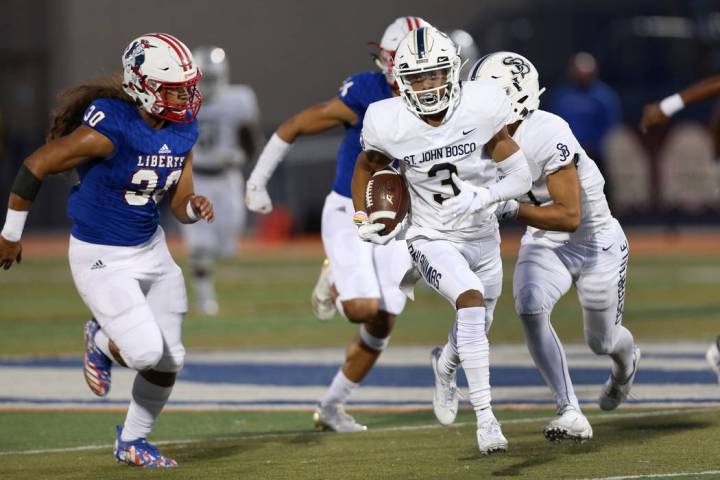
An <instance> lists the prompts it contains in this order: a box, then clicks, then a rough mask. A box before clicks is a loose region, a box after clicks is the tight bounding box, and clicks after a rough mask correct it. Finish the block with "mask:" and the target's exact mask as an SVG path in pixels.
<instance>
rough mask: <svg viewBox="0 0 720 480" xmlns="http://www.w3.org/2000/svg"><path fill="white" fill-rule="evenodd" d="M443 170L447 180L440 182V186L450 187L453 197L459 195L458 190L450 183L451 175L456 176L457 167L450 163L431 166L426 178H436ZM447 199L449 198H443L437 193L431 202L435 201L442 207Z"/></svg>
mask: <svg viewBox="0 0 720 480" xmlns="http://www.w3.org/2000/svg"><path fill="white" fill-rule="evenodd" d="M443 170H446V171H447V178H445V179H443V180H440V185H450V187H452V191H453V195H457V194H459V193H460V189H459V188H458V187H457V185H455V183H453V181H452V174H453V173H454V174H455V175H457V174H458V171H457V167H456V166H455V165H453V164H452V163H438V164H437V165H433V166H432V168H431V169H430V170H429V171H428V177H435V176H437V174H438V172H441V171H443ZM448 198H449V197H444V196H442V195H441V194H439V193H436V194H434V195H433V200H435V201H436V202H437V203H439V204H440V205H442V203H443V202H444V201H445V200H447V199H448Z"/></svg>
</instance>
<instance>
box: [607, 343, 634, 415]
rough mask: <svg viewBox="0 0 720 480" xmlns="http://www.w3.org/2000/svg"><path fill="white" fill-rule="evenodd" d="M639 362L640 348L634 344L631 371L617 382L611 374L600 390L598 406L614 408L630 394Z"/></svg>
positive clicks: (608, 408)
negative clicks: (625, 378)
mask: <svg viewBox="0 0 720 480" xmlns="http://www.w3.org/2000/svg"><path fill="white" fill-rule="evenodd" d="M639 363H640V349H639V348H638V347H637V345H635V346H634V347H633V371H632V373H631V374H630V377H629V378H628V379H627V380H626V381H625V383H619V382H618V381H617V380H616V379H615V377H614V376H613V375H612V374H611V375H610V378H608V379H607V381H606V382H605V386H603V389H602V392H600V398H599V400H598V403H600V408H602V409H603V410H615V409H616V408H617V407H618V405H620V404H621V403H622V402H623V400H625V399H626V398H627V397H628V395H629V394H630V389H631V388H632V385H633V382H634V381H635V374H636V373H637V369H638V364H639Z"/></svg>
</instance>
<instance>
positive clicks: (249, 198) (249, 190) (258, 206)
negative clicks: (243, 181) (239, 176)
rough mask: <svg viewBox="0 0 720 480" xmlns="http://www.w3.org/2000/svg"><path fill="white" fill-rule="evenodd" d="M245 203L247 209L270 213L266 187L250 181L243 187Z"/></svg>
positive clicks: (270, 205)
mask: <svg viewBox="0 0 720 480" xmlns="http://www.w3.org/2000/svg"><path fill="white" fill-rule="evenodd" d="M245 205H247V208H248V210H250V211H252V212H258V213H270V212H272V209H273V206H272V200H270V195H269V194H268V191H267V189H266V188H265V187H264V186H260V185H257V184H255V183H251V182H250V181H248V182H247V185H246V188H245Z"/></svg>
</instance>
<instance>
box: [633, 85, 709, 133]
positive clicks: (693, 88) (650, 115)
mask: <svg viewBox="0 0 720 480" xmlns="http://www.w3.org/2000/svg"><path fill="white" fill-rule="evenodd" d="M718 95H720V75H715V76H712V77H708V78H706V79H705V80H701V81H699V82H697V83H695V84H693V85H690V86H689V87H688V88H686V89H685V90H683V91H682V92H679V93H675V94H673V95H670V96H669V97H665V98H664V99H663V100H661V101H659V102H656V103H648V104H647V105H645V108H644V109H643V116H642V119H640V131H641V132H642V133H647V130H648V128H650V127H654V126H657V125H663V124H665V123H667V122H668V121H669V120H670V117H672V116H673V115H674V114H675V113H677V112H679V111H680V110H682V109H683V108H685V106H687V105H692V104H694V103H698V102H702V101H703V100H707V99H709V98H713V97H717V96H718Z"/></svg>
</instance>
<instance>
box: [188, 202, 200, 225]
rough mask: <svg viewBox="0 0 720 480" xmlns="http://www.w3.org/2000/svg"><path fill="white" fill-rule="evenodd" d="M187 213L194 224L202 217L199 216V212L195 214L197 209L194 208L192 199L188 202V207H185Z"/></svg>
mask: <svg viewBox="0 0 720 480" xmlns="http://www.w3.org/2000/svg"><path fill="white" fill-rule="evenodd" d="M185 213H186V214H187V216H188V219H190V221H191V222H193V223H195V222H197V221H198V220H200V217H199V216H198V214H197V212H195V209H194V208H193V206H192V198H191V199H190V200H188V202H187V206H186V207H185Z"/></svg>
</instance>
